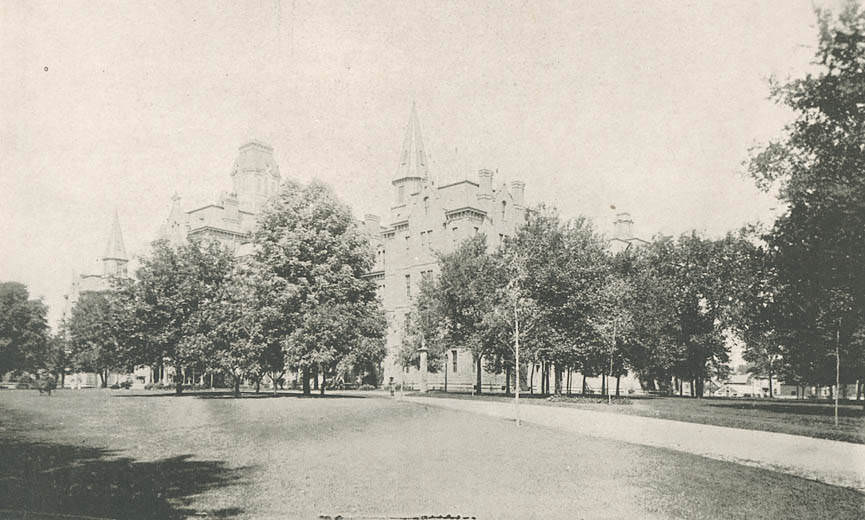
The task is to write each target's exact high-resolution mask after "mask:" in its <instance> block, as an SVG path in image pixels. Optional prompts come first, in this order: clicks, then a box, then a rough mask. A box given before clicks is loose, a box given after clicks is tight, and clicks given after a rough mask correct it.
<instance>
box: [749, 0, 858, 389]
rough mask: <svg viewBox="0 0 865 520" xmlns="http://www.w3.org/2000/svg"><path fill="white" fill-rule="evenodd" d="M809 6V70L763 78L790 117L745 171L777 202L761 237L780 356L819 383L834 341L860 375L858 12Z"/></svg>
mask: <svg viewBox="0 0 865 520" xmlns="http://www.w3.org/2000/svg"><path fill="white" fill-rule="evenodd" d="M817 14H818V25H819V39H818V45H817V50H816V53H815V56H814V65H815V68H816V70H815V72H813V73H809V74H807V75H805V76H804V77H802V78H798V79H791V80H788V81H786V82H781V81H778V80H776V79H773V80H772V81H771V83H770V88H771V94H772V97H773V99H774V100H775V101H776V102H777V103H779V104H782V105H785V106H787V107H788V108H790V109H792V110H793V111H794V112H795V113H796V114H797V117H796V119H795V120H794V121H793V122H792V123H790V124H789V125H787V127H786V128H785V131H784V133H783V135H782V136H781V137H780V138H778V139H776V140H774V141H771V142H769V143H768V144H767V145H765V146H763V147H761V148H759V149H757V150H755V152H754V153H753V154H752V156H751V158H750V161H749V162H748V171H749V172H750V174H751V175H752V176H753V178H754V179H755V181H756V182H757V184H758V186H760V187H762V188H764V189H766V190H777V193H778V197H779V199H780V201H781V202H782V203H783V204H784V208H785V211H784V214H783V215H781V216H780V217H779V218H778V219H777V220H776V222H775V225H774V227H773V229H772V231H771V232H770V233H769V235H768V236H767V238H766V240H767V242H768V244H769V247H770V249H772V251H773V257H774V259H775V262H776V268H777V273H778V280H779V286H780V287H781V288H782V289H783V292H782V293H781V294H780V295H779V297H780V298H783V301H782V302H781V307H782V308H783V309H785V312H783V313H781V315H782V316H783V318H784V319H783V320H782V324H784V323H786V324H787V325H788V326H789V328H786V331H785V335H786V336H787V338H788V340H787V343H786V346H787V348H788V352H787V354H786V356H785V360H784V363H785V364H786V365H788V366H789V368H791V369H792V372H793V374H790V375H793V376H795V377H796V378H797V379H800V380H801V379H803V378H804V379H809V380H810V381H811V382H813V383H817V384H820V383H827V382H828V381H826V377H825V372H826V370H825V366H826V365H827V364H829V365H834V356H835V349H836V348H837V349H838V351H839V354H840V357H841V358H842V363H843V366H844V367H845V370H844V376H846V377H845V379H846V380H848V381H849V380H854V379H857V378H862V377H863V375H865V348H863V344H862V342H861V341H860V340H859V338H861V334H859V331H861V330H862V328H863V320H865V316H863V314H865V313H863V308H865V271H863V270H862V268H861V259H862V258H863V255H865V177H863V175H862V171H863V169H865V13H863V9H862V6H861V5H860V4H859V3H858V2H853V1H850V2H847V3H846V4H845V6H844V7H843V9H842V10H841V12H840V13H839V14H838V16H837V17H836V16H833V15H832V13H830V12H828V11H820V10H818V12H817ZM796 315H798V318H799V319H797V320H793V319H792V318H793V317H795V316H796ZM839 344H840V345H839ZM829 360H831V361H830V362H828V363H827V361H829ZM793 367H797V368H793ZM832 369H834V366H832ZM831 372H834V370H831V371H830V373H831Z"/></svg>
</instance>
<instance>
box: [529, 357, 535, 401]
mask: <svg viewBox="0 0 865 520" xmlns="http://www.w3.org/2000/svg"><path fill="white" fill-rule="evenodd" d="M534 393H535V364H534V363H532V369H531V371H530V372H529V395H532V394H534Z"/></svg>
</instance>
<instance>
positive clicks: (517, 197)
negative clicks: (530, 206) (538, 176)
mask: <svg viewBox="0 0 865 520" xmlns="http://www.w3.org/2000/svg"><path fill="white" fill-rule="evenodd" d="M511 197H513V199H514V205H515V206H519V207H521V208H522V207H525V205H526V200H525V198H526V183H525V182H523V181H511Z"/></svg>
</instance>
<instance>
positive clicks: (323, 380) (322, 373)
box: [319, 367, 327, 395]
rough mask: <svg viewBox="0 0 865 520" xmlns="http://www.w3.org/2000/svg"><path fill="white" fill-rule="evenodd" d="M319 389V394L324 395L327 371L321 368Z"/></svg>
mask: <svg viewBox="0 0 865 520" xmlns="http://www.w3.org/2000/svg"><path fill="white" fill-rule="evenodd" d="M320 372H321V388H320V389H319V393H320V394H321V395H324V387H325V386H326V384H327V379H326V378H327V370H326V369H325V368H324V367H321V370H320Z"/></svg>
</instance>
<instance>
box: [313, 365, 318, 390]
mask: <svg viewBox="0 0 865 520" xmlns="http://www.w3.org/2000/svg"><path fill="white" fill-rule="evenodd" d="M312 389H313V390H318V367H317V366H315V367H312Z"/></svg>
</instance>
